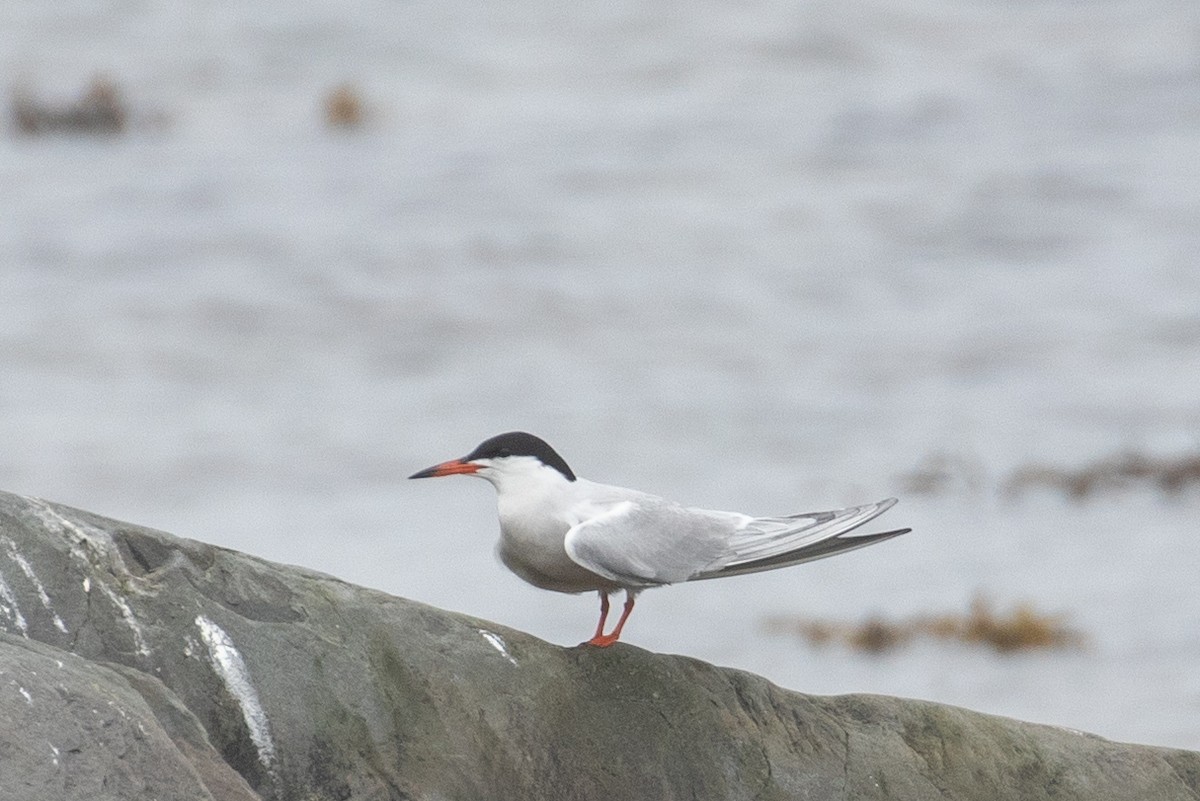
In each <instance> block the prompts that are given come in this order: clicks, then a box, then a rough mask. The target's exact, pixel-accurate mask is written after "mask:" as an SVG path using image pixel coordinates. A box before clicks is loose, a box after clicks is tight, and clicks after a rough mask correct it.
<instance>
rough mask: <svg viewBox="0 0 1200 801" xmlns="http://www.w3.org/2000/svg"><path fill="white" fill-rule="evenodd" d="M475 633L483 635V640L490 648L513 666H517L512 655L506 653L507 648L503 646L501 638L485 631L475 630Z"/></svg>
mask: <svg viewBox="0 0 1200 801" xmlns="http://www.w3.org/2000/svg"><path fill="white" fill-rule="evenodd" d="M477 631H478V632H479V633H480V634H482V635H483V639H485V640H487V641H488V642H489V643H491V645H492V647H493V648H495V649H496V650H497V651H499V652H500V654H501V656H503V657H504V658H505V659H507V660H508V661H509V662H511V663H513V664H514V665H515V664H517V660H516V659H514V658H513V655H512V654H510V653H509V652H508V646H507V645H506V644H505V642H504V638H503V637H501V636H500V635H499V634H493V633H492V632H490V631H488V630H487V629H477Z"/></svg>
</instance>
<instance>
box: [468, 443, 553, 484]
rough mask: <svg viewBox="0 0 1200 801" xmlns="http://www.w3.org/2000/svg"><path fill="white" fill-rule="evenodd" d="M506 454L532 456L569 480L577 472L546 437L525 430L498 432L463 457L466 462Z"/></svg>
mask: <svg viewBox="0 0 1200 801" xmlns="http://www.w3.org/2000/svg"><path fill="white" fill-rule="evenodd" d="M505 456H532V457H534V458H535V459H538V460H539V461H541V463H542V464H544V465H547V466H549V467H553V468H554V469H555V470H557V471H558V472H560V473H562V474H563V475H564V476H565V477H566V479H567V481H574V480H575V474H574V473H573V472H571V468H570V467H568V466H567V463H566V462H565V461H564V460H563V458H562V457H561V456H559V455H558V454H557V453H556V452H555V451H554V448H551V447H550V446H549V445H548V444H547V443H546V441H545V440H544V439H541V438H539V437H535V436H534V435H533V434H526V433H525V432H524V431H509V432H508V433H507V434H497V435H496V436H494V437H492V438H491V439H486V440H484V441H483V442H481V443H479V445H478V447H476V448H475V450H473V451H471V452H470V453H468V454H467V455H466V456H464V457H463V461H464V462H469V461H471V460H472V459H499V458H503V457H505Z"/></svg>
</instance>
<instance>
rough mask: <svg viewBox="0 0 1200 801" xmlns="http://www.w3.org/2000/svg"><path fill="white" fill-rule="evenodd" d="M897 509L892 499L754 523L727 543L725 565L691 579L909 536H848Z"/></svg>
mask: <svg viewBox="0 0 1200 801" xmlns="http://www.w3.org/2000/svg"><path fill="white" fill-rule="evenodd" d="M895 505H896V499H895V498H888V499H886V500H882V501H879V502H878V503H869V504H866V505H864V506H852V507H850V508H848V509H838V510H836V511H831V512H808V513H806V514H799V515H789V516H787V517H756V518H752V519H750V520H749V521H748V522H747V523H746V524H745V525H743V526H741V527H740V528H738V529H737V530H736V531H735V532H733V535H732V536H731V537H730V538H729V539H728V542H727V546H728V554H727V557H726V558H725V559H723V560H722V562H721V564H720V565H719V566H716V567H715V568H709V569H705V570H701V571H700V572H698V573H697V574H696V575H694V576H692V578H693V579H695V580H699V579H708V578H719V577H721V576H739V575H742V574H744V573H757V572H759V571H762V570H774V569H775V568H777V567H787V566H789V565H798V564H801V563H803V562H811V561H813V560H815V559H824V558H826V557H828V556H833V555H834V554H839V553H842V552H844V551H851V550H854V549H855V548H863V547H866V546H867V545H873V544H875V543H877V542H882V541H884V540H887V539H891V538H892V537H898V536H900V535H901V534H907V533H908V532H909V531H911V530H912V529H907V528H902V529H896V530H894V531H885V532H882V533H879V534H861V535H856V536H843V535H845V534H848V533H849V532H850V531H852V530H853V529H856V528H858V527H859V526H861V525H862V524H864V523H866V522H867V521H869V520H873V519H874V518H876V517H878V516H879V515H881V514H883V513H884V512H886V511H887V510H888V509H891V508H892V507H893V506H895Z"/></svg>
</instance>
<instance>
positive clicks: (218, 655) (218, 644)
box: [196, 615, 275, 777]
mask: <svg viewBox="0 0 1200 801" xmlns="http://www.w3.org/2000/svg"><path fill="white" fill-rule="evenodd" d="M196 628H198V629H199V630H200V639H201V640H203V641H204V645H205V647H206V648H208V655H209V658H210V659H211V660H212V665H213V668H214V669H215V670H216V671H217V675H218V676H220V677H221V681H223V682H224V683H225V687H226V689H228V690H229V694H230V695H231V696H233V699H234V700H235V701H237V704H238V706H239V707H241V710H242V719H243V720H245V721H246V729H247V730H248V731H249V732H250V739H251V740H253V741H254V747H255V748H257V749H258V761H259V762H260V763H262V766H263V767H264V768H266V769H267V772H268V773H269V774H271V776H272V777H273V776H274V774H275V741H274V740H272V739H271V727H270V725H269V723H268V721H267V713H266V712H265V711H264V710H263V708H262V704H261V703H259V700H258V692H257V691H256V690H255V689H254V684H253V683H252V682H251V681H250V672H249V671H248V670H247V669H246V662H245V660H243V659H242V655H241V654H240V653H238V649H237V648H236V647H235V646H234V644H233V640H232V639H230V637H229V635H228V634H226V633H225V630H224V629H222V628H221V627H220V626H218V625H217V624H216V623H214V622H212V621H211V620H209V619H208V618H206V617H205V616H204V615H197V616H196Z"/></svg>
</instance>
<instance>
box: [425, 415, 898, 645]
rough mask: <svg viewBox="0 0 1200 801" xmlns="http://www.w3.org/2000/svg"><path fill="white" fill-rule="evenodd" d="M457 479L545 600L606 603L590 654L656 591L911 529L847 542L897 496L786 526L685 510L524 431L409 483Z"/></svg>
mask: <svg viewBox="0 0 1200 801" xmlns="http://www.w3.org/2000/svg"><path fill="white" fill-rule="evenodd" d="M452 475H473V476H479V477H480V478H484V479H487V480H488V481H490V482H491V483H492V486H493V487H495V488H496V503H497V507H498V509H499V512H500V544H499V547H498V551H499V555H500V560H501V561H502V562H503V563H504V564H505V566H506V567H508V568H509V569H510V570H512V571H513V572H514V573H516V574H517V575H518V576H520V577H521V578H522V579H524V580H525V581H527V582H529V583H530V584H532V585H534V586H535V587H541V588H542V589H545V590H554V591H556V592H567V593H580V592H588V591H590V590H594V591H596V592H597V593H599V594H600V622H599V623H598V624H597V626H596V633H595V635H594V636H593V637H592V638H591V639H590V640H588V641H587V643H586V644H588V645H596V646H601V647H604V646H609V645H612V644H613V643H615V642H616V641H617V640H618V639H619V638H620V636H621V630H622V629H623V628H624V626H625V621H626V620H628V619H629V614H630V613H631V612H632V611H633V604H634V600H635V599H636V598H637V594H638V593H639V592H641V591H642V590H644V589H647V588H649V587H661V586H663V585H665V584H677V583H679V582H682V581H699V580H700V579H710V578H720V577H722V576H738V575H742V574H744V573H757V572H759V571H761V570H774V569H775V568H779V567H788V566H790V565H798V564H800V563H801V562H811V561H813V560H814V559H824V558H825V557H827V556H833V555H834V554H838V553H842V552H844V551H849V550H853V549H855V548H862V547H864V546H867V545H872V544H874V543H876V542H882V541H883V540H886V539H890V538H892V537H897V536H899V535H901V534H905V533H907V532H909V531H911V529H907V528H901V529H895V530H893V531H885V532H882V533H879V534H864V535H857V536H852V537H847V536H844V535H845V534H847V533H848V532H850V531H851V530H853V529H856V528H858V527H859V526H861V525H862V524H863V523H866V522H867V521H868V520H871V519H873V518H875V517H877V516H879V515H881V514H883V513H884V512H886V511H887V510H888V509H890V508H892V506H893V505H895V503H896V499H895V498H888V499H887V500H883V501H879V502H878V503H869V504H866V505H864V506H852V507H850V508H847V509H837V510H834V511H830V512H808V513H804V514H796V515H785V516H783V517H751V516H750V515H744V514H739V513H738V512H718V511H713V510H710V509H694V508H691V507H686V506H682V505H680V504H678V503H675V502H674V501H669V500H666V499H664V498H660V497H658V496H656V495H650V494H647V493H645V492H639V491H637V490H632V489H625V488H623V487H614V486H609V485H607V484H597V483H595V482H593V481H588V480H587V479H584V478H579V477H578V476H576V475H575V473H574V472H573V471H572V470H571V468H570V467H569V466H567V463H566V461H564V460H563V458H562V457H561V456H559V455H558V453H557V452H556V451H555V450H554V449H553V448H551V447H550V446H549V445H548V444H546V442H545V441H543V440H541V439H539V438H538V437H535V436H534V435H532V434H527V433H525V432H523V431H513V432H509V433H507V434H499V435H497V436H495V437H492V438H491V439H489V440H486V441H484V442H483V443H481V444H480V445H479V446H478V447H477V448H475V450H473V451H471V452H470V453H468V454H467V455H466V456H464V457H462V458H461V459H451V460H450V461H448V462H442V463H441V464H437V465H434V466H433V467H430V468H427V469H425V470H421V471H420V472H417V473H414V474H413V475H411V476H409V478H432V477H436V476H452ZM617 590H624V591H625V606H624V609H623V610H622V612H621V618H620V620H618V621H617V625H616V627H615V628H614V629H613V630H612V631H611V632H610V633H608V634H606V633H605V632H604V625H605V622H606V621H607V620H608V609H609V601H608V596H609V594H610V593H613V592H615V591H617Z"/></svg>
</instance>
